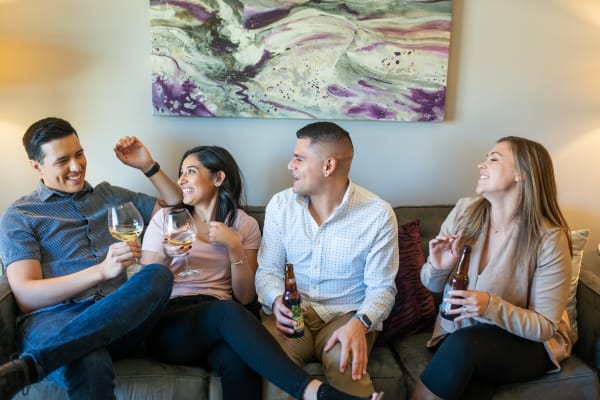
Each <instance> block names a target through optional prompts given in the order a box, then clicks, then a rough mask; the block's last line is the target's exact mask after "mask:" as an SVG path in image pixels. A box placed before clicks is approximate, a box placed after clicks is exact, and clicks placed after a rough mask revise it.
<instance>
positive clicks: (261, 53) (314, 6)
mask: <svg viewBox="0 0 600 400" xmlns="http://www.w3.org/2000/svg"><path fill="white" fill-rule="evenodd" d="M451 17H452V1H451V0H446V1H436V0H350V1H330V0H313V1H306V0H304V1H303V0H244V1H242V0H151V1H150V23H151V40H152V102H153V111H154V113H155V114H156V115H172V116H195V117H236V118H293V119H349V120H387V121H442V120H443V118H444V102H445V95H446V78H447V68H448V51H449V45H450V26H451Z"/></svg>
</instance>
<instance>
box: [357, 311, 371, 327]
mask: <svg viewBox="0 0 600 400" xmlns="http://www.w3.org/2000/svg"><path fill="white" fill-rule="evenodd" d="M360 320H361V321H362V323H363V324H365V326H366V327H367V328H370V327H371V320H370V319H369V317H367V316H366V315H365V314H362V315H361V316H360Z"/></svg>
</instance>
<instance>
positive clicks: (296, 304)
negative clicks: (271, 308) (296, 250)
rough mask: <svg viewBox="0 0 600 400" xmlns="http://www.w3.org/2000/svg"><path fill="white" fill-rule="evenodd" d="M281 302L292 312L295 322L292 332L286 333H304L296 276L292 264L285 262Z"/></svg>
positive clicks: (300, 299)
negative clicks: (283, 288)
mask: <svg viewBox="0 0 600 400" xmlns="http://www.w3.org/2000/svg"><path fill="white" fill-rule="evenodd" d="M283 304H285V305H286V307H287V308H289V309H290V310H291V311H292V313H293V314H294V315H293V316H292V319H293V320H294V321H295V322H296V326H294V333H293V334H291V335H288V336H289V337H291V338H299V337H302V335H304V315H303V312H302V296H301V295H300V292H299V291H298V289H297V288H296V276H295V275H294V266H293V265H292V264H285V291H284V292H283Z"/></svg>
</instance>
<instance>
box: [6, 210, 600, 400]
mask: <svg viewBox="0 0 600 400" xmlns="http://www.w3.org/2000/svg"><path fill="white" fill-rule="evenodd" d="M450 208H451V207H450V206H425V207H396V208H395V212H396V215H397V217H398V222H399V224H404V223H406V222H409V221H412V220H414V219H417V218H418V219H419V220H420V222H421V232H422V244H423V246H424V249H425V250H427V241H428V240H429V239H430V238H431V237H433V236H434V235H436V234H437V232H438V230H439V227H440V225H441V223H442V221H443V219H444V218H445V216H446V215H447V214H448V212H449V211H450ZM249 211H250V214H251V215H253V216H254V217H255V218H256V219H257V220H258V221H259V223H260V224H261V226H262V221H263V218H264V208H263V207H250V209H249ZM577 296H578V307H577V311H578V317H577V319H578V326H579V342H578V343H577V345H576V348H575V353H574V355H573V356H572V357H571V358H569V359H568V360H566V361H565V362H564V363H563V370H562V371H561V372H560V373H554V374H548V375H546V376H544V377H542V378H539V379H536V380H534V381H531V382H527V383H522V384H514V385H505V386H500V387H498V388H497V393H496V395H495V397H494V398H495V399H523V400H525V399H537V398H543V399H545V400H554V399H589V400H595V399H598V398H600V396H599V393H600V389H599V384H598V377H597V371H598V368H599V367H600V318H599V317H598V315H599V314H598V311H597V310H599V309H600V277H599V276H597V275H595V274H593V273H591V272H589V271H585V270H584V271H582V272H581V277H580V282H579V287H578V292H577ZM16 313H17V309H16V306H15V302H14V298H13V296H12V294H11V291H10V288H9V286H8V283H7V281H6V278H5V277H0V360H1V361H2V362H4V361H6V360H8V358H9V357H10V355H11V354H13V353H15V352H16V351H17V349H16V344H15V317H16ZM429 335H430V333H429V332H422V333H418V334H416V335H412V336H410V337H408V338H404V339H397V340H394V341H392V343H391V344H390V345H385V346H379V347H375V348H374V350H373V353H372V355H371V357H370V360H369V367H368V369H369V373H370V374H371V377H372V378H373V382H374V385H375V388H376V389H377V390H383V391H385V393H386V399H389V400H403V399H407V398H409V397H410V393H411V391H412V388H413V386H414V384H415V382H416V380H417V379H418V376H419V374H420V372H421V371H422V370H423V368H424V366H425V365H426V364H427V361H428V360H429V358H430V356H431V354H430V352H429V350H427V349H425V342H426V340H427V339H428V338H429ZM248 340H249V342H251V338H248ZM306 369H307V370H308V371H309V372H310V373H312V374H313V375H315V376H319V377H321V378H322V377H323V375H322V369H321V368H320V366H319V365H318V364H317V363H312V364H309V365H307V366H306ZM115 371H116V386H117V398H118V399H122V400H125V399H138V400H142V399H143V400H149V399H178V400H180V399H195V400H203V399H211V400H217V399H220V398H221V390H220V380H219V378H218V377H217V376H215V375H213V374H211V372H210V371H207V370H205V369H203V368H192V367H184V366H176V365H168V364H164V363H160V362H157V361H156V360H153V359H151V358H149V357H147V356H145V355H144V354H143V353H140V354H139V355H138V356H136V357H131V358H127V359H124V360H119V361H116V362H115ZM16 398H19V399H31V400H33V399H44V400H49V399H53V400H54V399H57V400H58V399H66V398H67V396H66V394H65V392H64V391H63V390H62V389H60V388H58V387H57V386H56V385H54V384H52V383H51V382H49V381H47V380H44V381H42V382H39V383H37V384H35V385H33V386H31V387H30V388H29V394H28V396H27V397H24V396H23V395H22V394H19V395H17V396H16Z"/></svg>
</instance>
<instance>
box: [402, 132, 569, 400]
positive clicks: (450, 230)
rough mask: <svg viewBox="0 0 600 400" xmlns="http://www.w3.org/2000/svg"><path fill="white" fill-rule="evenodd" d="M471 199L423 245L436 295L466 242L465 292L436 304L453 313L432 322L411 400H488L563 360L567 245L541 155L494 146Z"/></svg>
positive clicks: (509, 140) (523, 147) (426, 279)
mask: <svg viewBox="0 0 600 400" xmlns="http://www.w3.org/2000/svg"><path fill="white" fill-rule="evenodd" d="M476 193H477V197H473V198H465V199H461V200H459V201H458V203H457V204H456V207H455V208H454V209H453V210H452V212H451V213H450V214H449V215H448V217H447V219H446V220H445V221H444V223H443V225H442V227H441V230H440V233H439V235H438V236H437V237H436V238H434V239H433V240H431V241H430V242H429V253H430V256H429V258H428V260H427V262H426V263H425V265H424V266H423V268H422V270H421V280H422V282H423V284H424V285H425V286H426V287H427V288H429V289H430V290H431V291H433V292H442V290H443V288H444V286H445V284H446V282H447V281H448V278H449V275H450V273H451V272H452V270H453V267H454V266H455V264H456V262H457V260H458V256H459V253H460V249H461V248H462V246H463V245H465V244H468V245H470V246H471V247H472V253H471V257H470V263H469V267H468V276H469V284H468V290H464V291H451V292H449V296H448V297H447V298H445V299H444V301H448V302H449V303H451V304H455V305H457V306H458V307H457V308H455V309H453V310H451V311H450V313H452V314H455V315H456V318H455V319H454V320H453V321H450V320H447V319H444V318H442V317H441V316H438V318H437V320H436V323H435V327H434V332H433V336H432V338H431V339H430V340H429V342H428V343H427V345H428V347H431V348H433V349H434V350H435V354H434V356H433V358H432V359H431V361H430V363H429V364H428V365H427V367H426V368H425V370H424V371H423V373H422V375H421V379H420V380H419V382H418V383H417V385H416V388H415V391H414V393H413V396H412V398H413V399H440V398H441V399H458V398H477V399H486V398H491V396H492V395H493V391H494V387H495V385H497V384H504V383H511V382H519V381H526V380H529V379H533V378H535V377H538V376H541V375H543V374H544V373H546V372H548V371H552V370H558V369H560V362H561V361H562V360H564V359H565V358H566V357H568V356H569V355H570V353H571V347H572V344H573V337H572V331H571V325H570V323H569V319H568V316H567V313H566V311H565V306H566V304H567V298H568V294H569V282H570V278H571V255H572V247H571V237H570V235H569V227H568V225H567V222H566V220H565V218H564V216H563V214H562V212H561V211H560V208H559V206H558V200H557V190H556V183H555V179H554V171H553V167H552V160H551V158H550V155H549V153H548V151H547V150H546V149H545V148H544V147H543V146H542V145H540V144H539V143H536V142H534V141H531V140H528V139H524V138H518V137H506V138H502V139H500V140H499V141H498V142H497V143H496V145H495V146H494V147H493V148H492V150H491V151H490V152H489V153H488V154H487V156H486V159H485V161H483V162H482V163H481V164H479V180H478V182H477V189H476Z"/></svg>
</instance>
